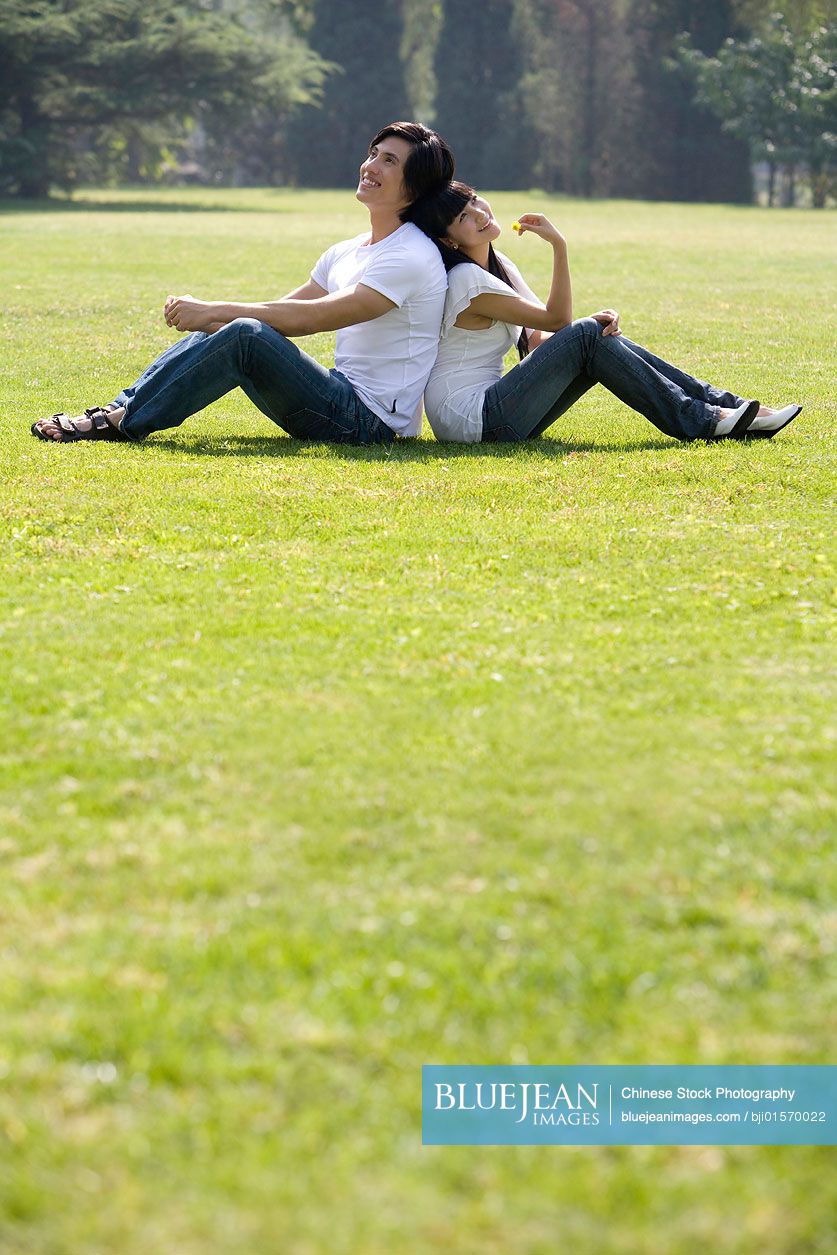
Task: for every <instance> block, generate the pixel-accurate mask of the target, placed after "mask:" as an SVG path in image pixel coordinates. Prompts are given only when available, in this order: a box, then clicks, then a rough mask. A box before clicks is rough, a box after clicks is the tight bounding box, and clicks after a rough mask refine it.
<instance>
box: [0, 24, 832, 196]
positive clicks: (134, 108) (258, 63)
mask: <svg viewBox="0 0 837 1255" xmlns="http://www.w3.org/2000/svg"><path fill="white" fill-rule="evenodd" d="M777 3H778V0H777ZM786 9H787V12H786V13H785V14H784V15H783V14H782V13H774V12H772V10H771V8H770V6H765V5H759V4H754V3H752V2H751V0H704V2H703V3H701V4H699V5H695V4H693V3H691V0H597V3H595V4H590V3H587V2H586V0H508V2H507V3H500V0H485V3H483V4H480V5H473V4H471V3H469V2H467V0H385V2H383V3H381V2H379V3H374V4H373V3H369V2H366V0H365V2H364V3H355V4H351V5H348V4H345V3H342V2H340V0H293V2H292V0H177V3H175V0H149V3H147V4H142V5H137V4H134V3H132V2H131V0H0V31H2V40H1V41H0V195H1V194H12V195H17V196H21V197H25V198H38V197H43V196H45V195H47V194H48V192H49V191H50V189H65V190H70V189H72V188H74V187H78V186H79V185H81V184H83V183H84V182H85V181H86V182H109V183H112V184H117V183H125V182H128V183H156V182H159V181H160V180H161V179H169V180H175V181H177V180H179V181H183V180H193V181H197V182H202V183H221V184H233V185H248V186H253V185H279V184H284V183H297V184H300V185H303V186H316V187H343V186H345V185H346V184H347V183H348V182H351V180H352V179H353V178H354V174H355V171H356V167H357V163H358V154H359V152H362V150H363V146H364V145H365V144H366V142H367V141H368V139H369V138H370V137H371V136H372V135H373V134H375V132H376V131H377V130H378V129H379V127H380V126H381V125H383V124H384V123H386V122H387V121H392V120H395V119H397V118H400V117H405V116H407V117H409V116H413V117H417V118H418V119H420V120H421V121H424V122H427V123H435V124H436V125H437V126H438V128H439V129H440V131H441V132H442V134H444V135H445V136H446V138H448V140H449V141H450V142H451V143H452V145H453V147H454V149H455V151H457V152H458V155H459V158H460V165H461V173H462V174H463V175H464V177H466V178H467V179H469V180H471V181H472V182H475V183H479V184H480V185H481V186H482V187H505V188H511V187H521V188H522V187H531V186H539V187H542V188H544V189H546V190H548V191H556V192H563V193H568V194H570V195H579V196H585V197H591V196H597V197H602V196H628V197H639V198H649V199H662V200H681V201H708V202H718V201H732V202H742V203H744V202H748V201H750V200H752V197H753V184H752V173H751V163H752V161H753V160H759V161H762V160H765V161H767V162H768V163H769V164H770V194H771V201H772V199H773V193H774V192H776V194H777V196H778V197H779V198H780V199H783V200H784V202H785V203H787V204H793V203H795V201H796V200H799V201H800V203H803V204H808V203H810V201H811V200H813V203H814V204H815V205H816V206H823V205H826V204H829V203H831V200H832V199H833V197H834V188H835V185H834V176H835V143H837V141H835V139H834V134H835V125H837V124H835V108H837V104H835V101H837V52H835V49H837V26H835V21H834V14H833V11H832V9H833V6H832V8H830V7H829V5H828V4H827V3H819V0H810V2H808V0H803V2H802V3H794V4H793V5H787V6H786ZM684 41H685V42H684ZM684 49H687V50H688V55H685V54H684ZM777 116H778V117H779V119H780V123H779V124H777ZM781 170H784V171H786V177H785V178H784V180H783V182H782V181H781V180H780V182H782V187H781V189H779V188H778V185H777V172H778V171H781Z"/></svg>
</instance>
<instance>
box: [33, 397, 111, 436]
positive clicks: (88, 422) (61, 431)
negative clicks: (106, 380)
mask: <svg viewBox="0 0 837 1255" xmlns="http://www.w3.org/2000/svg"><path fill="white" fill-rule="evenodd" d="M102 408H103V411H104V413H105V414H106V416H107V421H108V423H110V425H111V427H113V428H115V430H116V431H119V427H120V424H121V422H122V419H123V418H124V417H125V409H124V407H123V406H121V405H107V406H104V407H102ZM64 417H68V416H64ZM70 421H71V423H72V425H73V427H75V428H76V430H77V431H78V432H80V433H85V432H90V431H92V430H93V427H94V421H93V419H92V418H91V417H89V416H88V414H87V413H85V414H79V415H78V416H77V417H74V418H72V419H71V420H70ZM32 431H33V434H35V435H40V437H41V439H42V440H55V441H56V442H58V443H59V444H60V443H62V442H64V441H65V440H66V439H67V434H66V429H65V428H62V426H61V423H60V422H59V421H58V418H57V417H53V418H41V419H39V420H38V422H37V423H33V424H32ZM70 438H71V439H75V440H78V439H82V440H83V439H84V435H83V434H82V435H81V436H72V437H70Z"/></svg>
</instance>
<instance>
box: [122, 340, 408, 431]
mask: <svg viewBox="0 0 837 1255" xmlns="http://www.w3.org/2000/svg"><path fill="white" fill-rule="evenodd" d="M174 347H176V348H177V349H179V350H180V351H179V352H172V351H167V353H164V354H162V355H161V357H159V358H158V359H157V361H156V362H154V363H152V365H151V366H150V367H149V368H148V370H147V371H146V372H145V373H144V374H143V375H142V376H141V377H140V379H138V380H137V382H136V384H134V385H133V387H132V388H131V389H126V390H125V393H124V394H120V397H122V396H124V400H121V399H120V401H119V403H120V404H123V405H124V406H125V408H126V415H125V417H124V418H123V420H122V424H121V430H122V431H123V432H124V434H125V435H127V436H129V437H130V438H131V439H134V440H141V439H143V438H144V437H145V436H147V435H150V434H151V433H152V432H155V431H164V430H166V429H168V428H171V427H177V426H179V425H180V424H181V423H182V422H183V421H184V419H186V418H188V417H189V415H190V414H196V413H197V412H198V410H202V409H204V408H205V407H206V406H207V405H210V404H211V403H212V402H213V401H217V400H218V399H219V397H222V396H224V395H225V394H226V393H227V392H230V391H231V390H232V389H233V388H237V387H240V388H242V389H243V390H244V391H245V392H246V393H247V395H248V396H249V397H250V399H251V400H252V401H253V402H254V403H255V404H256V405H258V407H259V409H260V410H261V411H262V413H264V414H266V415H267V417H268V418H270V419H272V421H273V422H275V423H277V424H278V425H279V426H281V427H283V428H284V429H285V430H286V431H288V432H289V433H290V434H291V435H292V436H297V437H298V438H300V439H316V440H330V441H337V442H340V443H357V444H372V443H377V442H379V441H382V440H386V439H391V438H392V432H391V431H390V430H389V428H387V427H386V424H384V423H381V421H380V419H378V418H377V416H376V415H374V414H373V413H372V412H371V411H370V410H369V409H367V407H366V406H365V405H364V404H363V402H362V401H361V400H360V398H359V397H358V396H357V394H356V393H355V392H354V390H353V389H352V387H351V385H349V384H348V382H347V381H346V380H345V379H344V378H343V377H342V376H340V375H336V374H335V375H333V374H332V373H331V372H329V371H327V370H326V369H325V368H324V367H323V366H320V364H319V362H315V361H314V359H313V358H311V357H309V356H308V354H307V353H303V352H302V350H301V349H299V348H298V347H297V346H296V345H295V344H294V343H293V342H292V341H290V340H288V339H286V338H285V336H283V335H281V334H280V333H279V332H278V331H275V330H274V329H273V328H272V327H268V326H267V325H266V324H264V323H260V322H257V321H256V320H255V319H251V318H239V319H236V320H235V322H231V323H229V324H228V325H227V326H226V327H222V328H221V330H220V331H216V332H215V333H214V334H213V335H195V336H190V337H187V338H186V340H184V341H181V342H179V343H178V345H177V346H174Z"/></svg>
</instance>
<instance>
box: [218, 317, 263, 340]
mask: <svg viewBox="0 0 837 1255" xmlns="http://www.w3.org/2000/svg"><path fill="white" fill-rule="evenodd" d="M264 329H265V324H264V323H263V322H259V320H258V318H234V319H233V320H232V322H228V323H227V325H226V327H225V328H224V330H225V331H231V332H232V333H233V334H235V335H238V336H242V337H244V338H246V337H247V336H254V335H261V334H262V333H263V331H264Z"/></svg>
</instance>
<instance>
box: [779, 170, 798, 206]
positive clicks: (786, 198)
mask: <svg viewBox="0 0 837 1255" xmlns="http://www.w3.org/2000/svg"><path fill="white" fill-rule="evenodd" d="M795 201H796V166H794V165H789V166H785V186H784V188H783V189H782V208H783V209H793V206H794V203H795Z"/></svg>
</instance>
